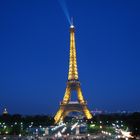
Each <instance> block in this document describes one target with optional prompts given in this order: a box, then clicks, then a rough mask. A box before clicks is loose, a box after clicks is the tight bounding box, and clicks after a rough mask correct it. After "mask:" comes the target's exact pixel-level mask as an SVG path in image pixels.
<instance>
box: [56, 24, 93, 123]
mask: <svg viewBox="0 0 140 140" xmlns="http://www.w3.org/2000/svg"><path fill="white" fill-rule="evenodd" d="M74 32H75V28H74V26H73V24H72V25H71V26H70V56H69V72H68V81H67V86H66V91H65V95H64V98H63V101H62V102H61V103H60V108H59V110H58V112H57V113H56V115H55V117H54V119H55V123H58V122H59V121H61V120H63V119H64V117H65V116H66V115H67V114H68V113H70V112H73V111H78V112H83V114H84V115H85V117H86V118H87V119H91V118H92V114H91V113H90V111H89V109H88V107H87V102H86V101H85V100H84V97H83V95H82V90H81V86H80V81H79V79H78V70H77V60H76V47H75V33H74ZM72 91H76V92H77V98H78V101H77V102H72V101H71V92H72Z"/></svg>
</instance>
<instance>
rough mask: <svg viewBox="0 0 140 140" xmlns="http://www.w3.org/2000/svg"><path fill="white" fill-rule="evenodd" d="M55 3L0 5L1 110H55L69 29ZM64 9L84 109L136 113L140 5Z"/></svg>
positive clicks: (96, 0) (133, 1)
mask: <svg viewBox="0 0 140 140" xmlns="http://www.w3.org/2000/svg"><path fill="white" fill-rule="evenodd" d="M59 1H61V4H60V2H59ZM59 1H58V0H44V1H43V0H32V1H31V0H12V1H11V0H1V1H0V112H2V110H3V108H4V107H7V108H8V111H9V112H10V113H12V114H13V113H21V114H55V112H56V111H57V110H58V107H59V102H60V101H61V100H62V98H63V96H64V92H65V87H66V81H67V73H68V61H69V23H68V20H67V18H66V16H65V14H64V10H63V9H62V7H63V6H65V3H64V1H62V0H59ZM66 4H67V8H68V11H69V15H70V16H73V17H74V25H75V28H76V33H75V34H76V47H77V60H78V70H79V80H80V81H81V86H82V91H83V95H84V97H85V99H86V100H87V101H88V106H89V108H90V109H91V110H94V109H95V108H98V109H100V110H108V111H118V110H129V111H137V110H140V1H139V0H106V1H105V0H82V1H81V0H66ZM63 8H66V7H63ZM65 11H66V10H65Z"/></svg>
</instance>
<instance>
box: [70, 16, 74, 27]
mask: <svg viewBox="0 0 140 140" xmlns="http://www.w3.org/2000/svg"><path fill="white" fill-rule="evenodd" d="M70 27H71V28H74V25H73V17H71V20H70Z"/></svg>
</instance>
